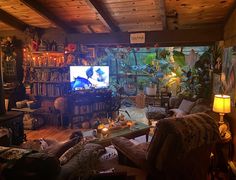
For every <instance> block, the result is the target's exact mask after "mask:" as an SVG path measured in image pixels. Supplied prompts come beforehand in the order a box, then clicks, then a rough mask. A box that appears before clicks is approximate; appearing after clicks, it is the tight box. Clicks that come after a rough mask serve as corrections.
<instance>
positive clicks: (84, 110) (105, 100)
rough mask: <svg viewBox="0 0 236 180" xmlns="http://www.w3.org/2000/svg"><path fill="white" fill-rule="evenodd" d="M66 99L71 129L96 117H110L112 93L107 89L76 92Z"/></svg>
mask: <svg viewBox="0 0 236 180" xmlns="http://www.w3.org/2000/svg"><path fill="white" fill-rule="evenodd" d="M68 99H69V117H70V122H71V128H73V127H74V125H75V124H78V125H81V123H82V122H84V121H91V120H92V119H93V118H96V117H111V114H112V112H111V100H112V92H111V91H110V90H108V89H101V90H100V89H99V90H82V91H76V92H74V93H72V94H70V95H69V98H68Z"/></svg>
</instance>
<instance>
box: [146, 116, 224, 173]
mask: <svg viewBox="0 0 236 180" xmlns="http://www.w3.org/2000/svg"><path fill="white" fill-rule="evenodd" d="M219 140H220V136H219V129H218V125H217V122H216V121H215V120H214V119H212V118H211V117H210V116H209V115H207V114H206V113H196V114H190V115H186V116H183V117H180V118H166V119H162V120H160V121H159V122H158V124H157V127H156V131H155V133H154V137H153V139H152V141H153V143H154V145H153V146H150V147H149V150H148V151H149V152H148V156H147V157H148V159H150V160H151V159H153V156H152V155H151V154H153V153H156V158H155V159H156V167H157V168H159V169H160V168H163V165H164V164H166V161H169V160H171V157H173V156H174V157H176V158H181V157H182V156H184V155H185V154H186V153H188V152H190V151H191V150H193V149H195V148H198V147H201V146H204V145H212V144H215V143H216V142H217V141H219ZM151 144H152V142H151Z"/></svg>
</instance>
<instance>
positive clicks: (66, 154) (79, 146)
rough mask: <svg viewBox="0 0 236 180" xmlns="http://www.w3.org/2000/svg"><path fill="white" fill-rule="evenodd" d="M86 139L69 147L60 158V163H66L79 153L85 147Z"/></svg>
mask: <svg viewBox="0 0 236 180" xmlns="http://www.w3.org/2000/svg"><path fill="white" fill-rule="evenodd" d="M83 144H84V141H80V142H79V143H77V144H76V145H75V146H73V147H71V148H69V149H68V150H67V151H66V152H64V153H63V154H62V155H61V157H60V158H59V161H60V164H61V165H64V164H66V163H67V162H68V161H69V160H70V159H71V158H72V157H73V156H74V155H75V154H77V153H79V152H80V151H81V150H82V149H83Z"/></svg>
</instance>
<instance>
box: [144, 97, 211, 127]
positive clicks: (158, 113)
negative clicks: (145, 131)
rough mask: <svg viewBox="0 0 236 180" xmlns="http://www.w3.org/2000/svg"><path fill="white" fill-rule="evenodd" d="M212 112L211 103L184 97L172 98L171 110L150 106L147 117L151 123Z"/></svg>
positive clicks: (170, 101) (170, 100)
mask: <svg viewBox="0 0 236 180" xmlns="http://www.w3.org/2000/svg"><path fill="white" fill-rule="evenodd" d="M209 110H211V108H210V103H209V102H208V101H207V100H205V99H203V98H198V99H189V98H184V97H171V98H170V99H169V108H168V109H166V108H163V107H156V106H148V108H147V111H146V117H147V119H148V120H149V122H150V124H151V121H152V120H154V121H157V120H160V119H162V118H166V117H171V116H172V117H182V116H184V115H187V114H193V113H198V112H207V111H209Z"/></svg>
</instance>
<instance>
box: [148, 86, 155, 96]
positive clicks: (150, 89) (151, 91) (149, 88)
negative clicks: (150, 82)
mask: <svg viewBox="0 0 236 180" xmlns="http://www.w3.org/2000/svg"><path fill="white" fill-rule="evenodd" d="M156 94H157V86H156V85H154V86H152V87H146V95H148V96H155V95H156Z"/></svg>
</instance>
